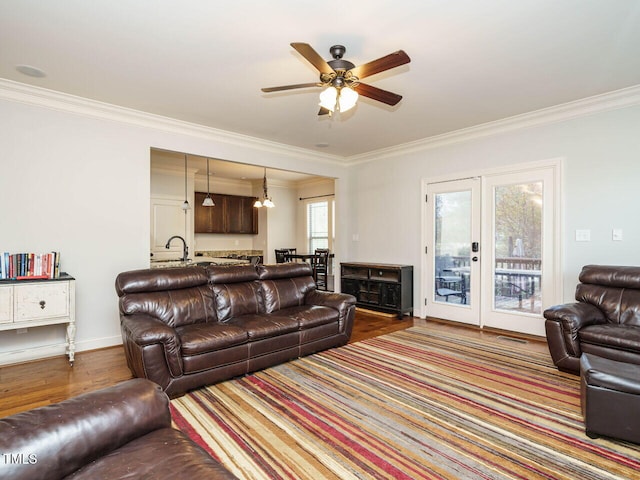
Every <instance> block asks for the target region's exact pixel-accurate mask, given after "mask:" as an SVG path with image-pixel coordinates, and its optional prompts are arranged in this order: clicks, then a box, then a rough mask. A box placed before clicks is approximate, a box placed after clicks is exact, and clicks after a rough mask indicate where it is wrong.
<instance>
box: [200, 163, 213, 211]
mask: <svg viewBox="0 0 640 480" xmlns="http://www.w3.org/2000/svg"><path fill="white" fill-rule="evenodd" d="M202 206H203V207H215V206H216V204H215V202H214V201H213V198H211V193H209V159H208V158H207V196H206V197H204V200H203V201H202Z"/></svg>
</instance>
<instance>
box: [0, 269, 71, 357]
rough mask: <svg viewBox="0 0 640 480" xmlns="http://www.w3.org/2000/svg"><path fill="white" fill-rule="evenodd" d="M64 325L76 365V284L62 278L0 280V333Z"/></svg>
mask: <svg viewBox="0 0 640 480" xmlns="http://www.w3.org/2000/svg"><path fill="white" fill-rule="evenodd" d="M57 324H63V325H66V326H67V351H66V353H67V355H68V356H69V363H70V364H71V366H73V361H74V355H75V350H76V345H75V337H76V281H75V278H73V277H71V276H70V275H68V274H66V273H62V274H61V275H60V277H59V278H53V279H42V280H2V281H0V331H3V330H18V329H20V328H32V327H41V326H45V325H57Z"/></svg>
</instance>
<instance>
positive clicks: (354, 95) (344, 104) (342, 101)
mask: <svg viewBox="0 0 640 480" xmlns="http://www.w3.org/2000/svg"><path fill="white" fill-rule="evenodd" d="M357 101H358V92H356V91H355V90H354V89H353V88H350V87H343V88H341V89H340V97H338V107H339V108H340V111H341V112H346V111H347V110H351V109H352V108H353V107H355V106H356V102H357Z"/></svg>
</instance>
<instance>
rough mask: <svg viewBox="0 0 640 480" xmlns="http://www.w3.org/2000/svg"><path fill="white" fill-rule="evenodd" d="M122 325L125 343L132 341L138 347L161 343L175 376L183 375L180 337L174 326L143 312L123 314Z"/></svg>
mask: <svg viewBox="0 0 640 480" xmlns="http://www.w3.org/2000/svg"><path fill="white" fill-rule="evenodd" d="M120 326H121V330H122V336H123V340H124V342H125V344H126V343H127V342H132V343H134V344H135V345H136V346H137V347H138V348H140V347H146V346H150V345H157V344H161V345H162V347H163V349H164V352H165V355H164V358H165V360H166V362H167V364H168V367H169V371H170V372H171V374H172V375H173V376H175V377H178V376H180V375H182V373H183V370H182V361H181V355H180V345H181V343H180V337H178V335H177V333H176V331H175V330H174V329H173V328H172V327H170V326H169V325H167V324H165V323H162V322H161V321H159V320H156V319H155V318H153V317H151V316H149V315H146V314H142V313H141V314H135V315H121V316H120ZM125 348H126V345H125Z"/></svg>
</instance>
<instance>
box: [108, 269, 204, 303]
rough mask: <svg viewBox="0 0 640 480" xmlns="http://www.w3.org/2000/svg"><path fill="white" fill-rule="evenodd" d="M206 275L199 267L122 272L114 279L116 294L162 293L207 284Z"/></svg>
mask: <svg viewBox="0 0 640 480" xmlns="http://www.w3.org/2000/svg"><path fill="white" fill-rule="evenodd" d="M207 281H208V279H207V273H206V272H205V270H204V269H203V268H199V267H178V268H148V269H144V270H131V271H129V272H122V273H121V274H119V275H118V276H117V278H116V293H117V294H118V296H119V297H121V296H122V295H124V294H125V293H143V292H164V291H165V290H180V289H183V288H190V287H197V286H199V285H206V284H207Z"/></svg>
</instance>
